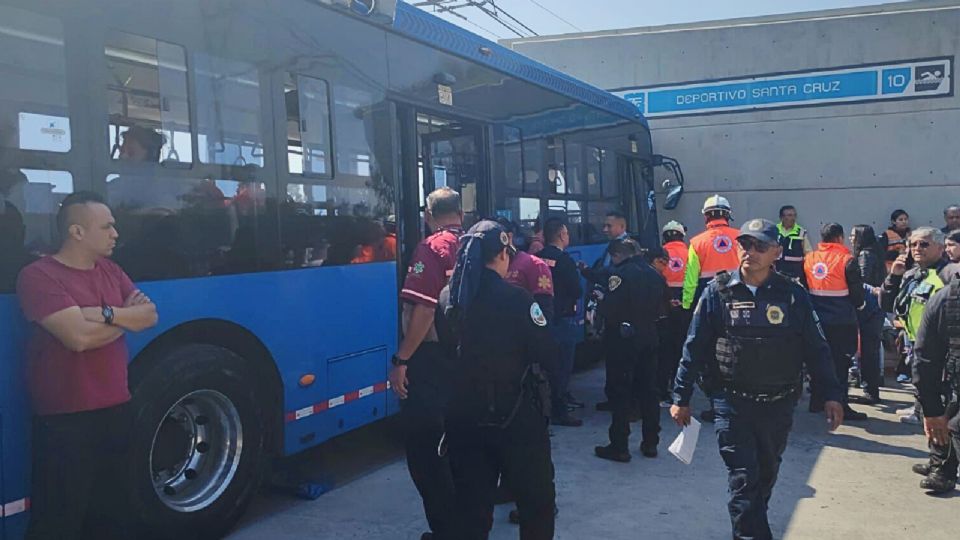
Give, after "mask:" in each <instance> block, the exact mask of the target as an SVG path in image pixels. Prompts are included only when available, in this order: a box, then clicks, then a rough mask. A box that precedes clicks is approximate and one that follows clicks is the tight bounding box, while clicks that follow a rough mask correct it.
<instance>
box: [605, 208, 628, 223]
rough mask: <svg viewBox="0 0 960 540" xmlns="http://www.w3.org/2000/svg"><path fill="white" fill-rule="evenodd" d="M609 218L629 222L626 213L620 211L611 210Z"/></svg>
mask: <svg viewBox="0 0 960 540" xmlns="http://www.w3.org/2000/svg"><path fill="white" fill-rule="evenodd" d="M607 217H612V218H617V219H622V220H624V221H626V220H627V216H626V215H624V213H623V212H621V211H619V210H611V211H609V212H607Z"/></svg>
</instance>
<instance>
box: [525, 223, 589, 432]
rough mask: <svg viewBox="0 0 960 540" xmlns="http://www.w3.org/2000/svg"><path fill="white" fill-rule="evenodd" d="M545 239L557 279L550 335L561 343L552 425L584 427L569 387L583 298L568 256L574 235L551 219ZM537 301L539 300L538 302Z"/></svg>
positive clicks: (553, 377) (553, 372) (546, 257)
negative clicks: (575, 413) (570, 398)
mask: <svg viewBox="0 0 960 540" xmlns="http://www.w3.org/2000/svg"><path fill="white" fill-rule="evenodd" d="M543 239H544V241H545V242H546V243H547V245H546V247H544V248H543V249H542V250H541V251H540V254H539V257H540V258H541V259H542V260H543V262H544V263H545V264H546V265H547V266H548V267H549V268H550V274H551V276H552V277H553V292H554V297H553V298H554V302H553V311H554V316H553V317H552V318H551V319H550V320H549V322H550V325H549V328H550V333H551V334H552V335H553V339H554V340H555V341H556V343H557V355H556V358H555V361H554V363H553V365H552V366H550V368H549V369H548V371H549V372H550V387H551V388H552V389H553V399H552V401H553V414H552V415H551V418H550V423H552V424H554V425H560V426H572V427H576V426H581V425H583V421H582V420H580V419H579V418H575V417H574V416H572V415H571V414H570V411H569V409H568V406H569V405H571V403H569V402H568V399H567V387H568V385H569V383H570V375H571V373H572V372H573V360H574V354H575V352H576V347H577V333H578V331H581V330H580V328H579V327H578V326H577V303H578V302H579V301H580V297H581V296H583V287H582V285H581V284H580V275H579V274H578V273H577V264H576V263H575V262H574V260H573V257H571V256H570V254H569V253H567V252H566V249H567V246H569V245H570V232H569V231H568V230H567V225H566V224H565V223H564V222H563V220H562V219H560V218H556V217H553V218H550V219H548V220H547V221H546V223H544V225H543ZM534 299H536V298H534Z"/></svg>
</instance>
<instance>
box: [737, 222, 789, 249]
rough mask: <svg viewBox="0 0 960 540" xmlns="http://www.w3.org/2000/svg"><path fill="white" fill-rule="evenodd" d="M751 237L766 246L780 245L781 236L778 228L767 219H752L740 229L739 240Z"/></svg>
mask: <svg viewBox="0 0 960 540" xmlns="http://www.w3.org/2000/svg"><path fill="white" fill-rule="evenodd" d="M744 236H749V237H751V238H756V239H757V240H759V241H761V242H764V243H766V244H772V245H776V244H777V243H779V238H780V234H779V232H778V231H777V226H776V225H774V223H773V222H772V221H768V220H766V219H761V218H757V219H751V220H750V221H747V222H746V223H744V224H743V226H741V227H740V235H739V236H737V238H738V239H739V238H743V237H744Z"/></svg>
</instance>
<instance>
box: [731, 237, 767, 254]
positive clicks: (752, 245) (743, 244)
mask: <svg viewBox="0 0 960 540" xmlns="http://www.w3.org/2000/svg"><path fill="white" fill-rule="evenodd" d="M737 243H739V244H740V248H741V249H743V250H744V251H750V250H751V249H752V250H754V251H756V252H757V253H766V252H768V251H770V248H772V247H773V245H772V244H768V243H766V242H761V241H760V240H757V239H756V238H752V237H749V236H747V237H745V238H737Z"/></svg>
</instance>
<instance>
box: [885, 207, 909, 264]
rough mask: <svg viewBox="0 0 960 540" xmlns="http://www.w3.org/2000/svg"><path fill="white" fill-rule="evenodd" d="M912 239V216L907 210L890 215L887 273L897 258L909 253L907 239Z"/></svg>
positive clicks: (886, 255)
mask: <svg viewBox="0 0 960 540" xmlns="http://www.w3.org/2000/svg"><path fill="white" fill-rule="evenodd" d="M909 237H910V215H909V214H907V211H906V210H901V209H898V210H894V211H893V213H892V214H890V226H889V227H887V230H886V236H885V240H886V249H887V251H886V254H885V255H884V259H885V260H886V265H887V272H888V273H889V272H890V267H892V266H893V261H895V260H897V257H899V256H900V254H901V253H905V252H906V251H907V238H909Z"/></svg>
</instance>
